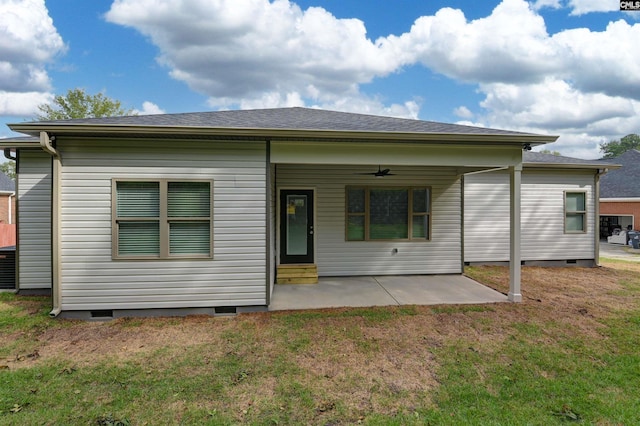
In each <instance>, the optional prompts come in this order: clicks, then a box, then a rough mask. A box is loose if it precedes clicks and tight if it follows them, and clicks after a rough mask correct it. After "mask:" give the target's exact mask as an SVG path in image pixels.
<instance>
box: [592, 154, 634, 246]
mask: <svg viewBox="0 0 640 426" xmlns="http://www.w3.org/2000/svg"><path fill="white" fill-rule="evenodd" d="M610 161H612V162H615V163H617V164H620V165H622V167H621V168H620V169H617V170H610V171H609V172H608V173H607V174H605V175H604V176H603V177H602V180H601V189H600V222H601V225H600V229H601V235H600V236H601V237H603V238H604V237H607V236H609V235H612V234H613V233H614V231H615V230H616V229H622V230H626V229H628V228H629V227H631V229H635V230H638V229H640V151H638V150H635V149H632V150H629V151H627V152H625V153H624V154H622V155H620V156H618V157H616V158H614V159H612V160H610Z"/></svg>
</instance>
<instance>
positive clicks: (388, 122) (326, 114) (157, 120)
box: [15, 107, 540, 136]
mask: <svg viewBox="0 0 640 426" xmlns="http://www.w3.org/2000/svg"><path fill="white" fill-rule="evenodd" d="M21 124H22V125H27V126H29V125H32V124H34V125H35V124H39V125H53V126H58V125H121V126H169V127H206V128H234V129H287V130H325V131H363V132H403V133H406V132H415V133H431V134H441V133H448V134H464V135H504V136H509V135H511V136H523V135H531V136H540V135H534V134H531V133H523V132H514V131H509V130H500V129H491V128H485V127H473V126H464V125H459V124H448V123H439V122H434V121H423V120H413V119H406V118H394V117H383V116H377V115H367V114H355V113H349V112H338V111H326V110H321V109H314V108H302V107H293V108H270V109H254V110H233V111H213V112H194V113H182V114H158V115H132V116H124V117H105V118H85V119H73V120H54V121H41V122H33V123H21ZM15 126H17V125H15Z"/></svg>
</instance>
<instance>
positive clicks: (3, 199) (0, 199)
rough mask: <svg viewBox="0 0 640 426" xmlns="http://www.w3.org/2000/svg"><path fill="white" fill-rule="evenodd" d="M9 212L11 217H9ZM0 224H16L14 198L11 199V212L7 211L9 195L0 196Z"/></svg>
mask: <svg viewBox="0 0 640 426" xmlns="http://www.w3.org/2000/svg"><path fill="white" fill-rule="evenodd" d="M9 211H11V217H9ZM0 223H7V224H9V223H12V224H13V223H16V197H15V196H12V197H11V210H9V195H8V194H0Z"/></svg>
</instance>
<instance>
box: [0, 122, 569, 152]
mask: <svg viewBox="0 0 640 426" xmlns="http://www.w3.org/2000/svg"><path fill="white" fill-rule="evenodd" d="M9 127H10V128H11V130H13V131H16V132H21V133H24V134H28V135H31V136H38V135H39V134H40V132H43V131H44V132H48V133H51V134H52V135H63V134H65V135H81V134H93V135H118V134H128V135H173V136H175V135H196V136H233V137H252V138H257V137H259V138H265V139H272V140H276V139H278V138H283V139H284V138H286V139H291V138H301V139H310V138H312V139H350V140H369V141H371V140H377V141H382V140H402V141H416V142H433V143H437V142H447V143H455V142H461V143H465V142H485V143H488V142H491V143H498V144H506V145H508V144H529V145H530V146H537V145H543V144H546V143H551V142H555V141H556V139H557V138H558V136H546V135H534V134H526V133H522V134H500V133H486V134H470V133H469V134H467V133H421V132H383V131H380V132H374V131H342V130H314V129H272V128H237V127H200V126H139V125H105V124H102V125H70V124H50V123H49V124H44V123H19V124H10V125H9ZM28 146H32V145H28Z"/></svg>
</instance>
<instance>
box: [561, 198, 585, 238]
mask: <svg viewBox="0 0 640 426" xmlns="http://www.w3.org/2000/svg"><path fill="white" fill-rule="evenodd" d="M586 198H587V194H586V192H565V194H564V215H565V219H564V232H565V233H572V232H586V231H587V228H586V227H587V207H586V206H587V203H586Z"/></svg>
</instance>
